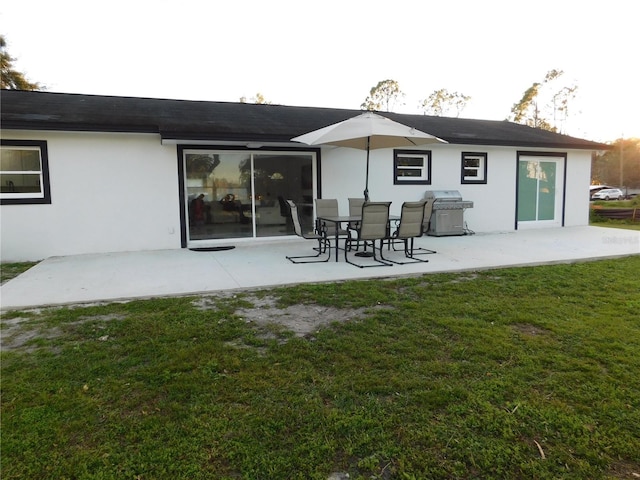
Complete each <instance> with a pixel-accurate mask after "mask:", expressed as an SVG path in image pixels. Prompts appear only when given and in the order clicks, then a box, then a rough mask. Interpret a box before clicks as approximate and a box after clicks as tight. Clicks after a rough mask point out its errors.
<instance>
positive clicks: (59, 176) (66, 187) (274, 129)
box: [0, 90, 608, 262]
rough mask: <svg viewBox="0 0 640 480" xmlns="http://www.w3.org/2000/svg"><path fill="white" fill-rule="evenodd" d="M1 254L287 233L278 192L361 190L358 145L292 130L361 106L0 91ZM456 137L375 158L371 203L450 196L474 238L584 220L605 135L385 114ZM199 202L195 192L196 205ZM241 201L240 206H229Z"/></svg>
mask: <svg viewBox="0 0 640 480" xmlns="http://www.w3.org/2000/svg"><path fill="white" fill-rule="evenodd" d="M0 101H1V121H2V125H1V127H2V131H1V137H2V138H1V140H2V157H1V162H0V227H1V238H0V240H1V251H0V254H1V258H2V261H3V262H10V261H27V260H40V259H43V258H46V257H51V256H60V255H75V254H84V253H106V252H122V251H136V250H160V249H178V248H192V247H198V246H215V245H216V244H219V243H224V244H229V242H230V241H233V242H260V241H264V240H266V239H273V238H276V237H283V236H291V235H293V231H292V229H291V226H290V223H289V221H288V220H287V216H286V211H283V210H282V209H281V208H280V204H281V201H282V200H283V199H292V200H294V201H296V202H298V203H300V204H301V205H302V211H303V213H304V215H305V217H304V220H305V222H306V223H308V225H311V223H312V221H313V218H314V207H313V205H314V203H313V201H314V199H315V198H337V199H338V201H339V204H340V210H341V213H345V214H346V213H347V210H348V202H347V199H348V198H349V197H362V195H363V188H364V181H365V168H364V166H365V160H364V159H365V156H364V152H362V151H360V150H354V149H349V148H338V147H321V148H312V147H309V146H306V145H304V144H300V143H296V142H292V141H291V140H290V139H291V138H293V137H295V136H298V135H301V134H303V133H306V132H309V131H312V130H315V129H318V128H321V127H323V126H326V125H329V124H332V123H336V122H339V121H342V120H345V119H347V118H350V117H353V116H356V115H358V114H359V113H361V112H360V111H357V110H342V109H328V108H309V107H292V106H282V105H256V104H244V103H226V102H199V101H181V100H167V99H151V98H132V97H111V96H95V95H78V94H65V93H49V92H26V91H13V90H2V91H1V92H0ZM381 114H382V115H384V116H388V117H389V118H391V119H392V120H395V121H397V122H400V123H404V124H406V125H410V126H412V127H415V128H417V129H419V130H422V131H424V132H428V133H431V134H432V135H435V136H437V137H439V138H442V139H444V140H446V141H447V142H448V143H447V144H434V145H426V146H424V147H416V148H412V149H386V150H374V151H372V152H371V170H370V177H369V192H370V195H371V199H372V200H381V201H382V200H384V201H391V202H392V206H391V213H392V214H399V212H400V207H401V205H402V202H404V201H413V200H418V199H421V198H423V196H424V194H425V192H426V191H427V190H456V191H459V192H460V193H461V195H462V197H463V198H464V199H465V200H469V201H472V202H473V208H471V209H468V210H466V211H465V214H464V220H465V222H466V226H467V227H468V229H469V230H472V231H474V232H477V233H480V232H500V231H513V230H516V229H523V228H545V227H549V226H555V227H561V226H574V225H586V224H588V218H589V195H588V185H589V179H590V168H591V156H592V153H593V152H594V151H598V150H603V149H606V148H608V146H607V145H604V144H601V143H596V142H591V141H588V140H583V139H579V138H573V137H569V136H565V135H560V134H555V133H552V132H547V131H543V130H538V129H533V128H529V127H526V126H523V125H518V124H514V123H510V122H507V121H487V120H470V119H461V118H445V117H431V116H424V115H402V114H394V113H381ZM200 200H201V201H200ZM225 200H231V201H225Z"/></svg>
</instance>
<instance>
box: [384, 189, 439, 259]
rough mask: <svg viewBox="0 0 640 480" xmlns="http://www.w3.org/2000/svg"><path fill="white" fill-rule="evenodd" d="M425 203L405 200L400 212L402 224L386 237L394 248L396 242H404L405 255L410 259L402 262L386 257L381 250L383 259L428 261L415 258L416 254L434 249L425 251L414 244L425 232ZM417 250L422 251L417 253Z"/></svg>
mask: <svg viewBox="0 0 640 480" xmlns="http://www.w3.org/2000/svg"><path fill="white" fill-rule="evenodd" d="M425 205H426V201H420V202H404V203H403V204H402V211H401V213H400V224H399V225H398V228H396V230H395V231H394V232H393V233H392V234H391V235H389V236H388V237H387V238H386V239H385V240H386V241H388V242H389V246H391V245H394V250H395V244H396V243H402V244H403V246H404V255H405V257H406V258H408V259H410V260H409V261H406V262H400V261H397V260H391V259H389V258H384V257H383V256H382V250H381V251H380V257H382V258H383V260H385V261H388V262H393V263H398V264H401V265H404V264H406V263H416V262H428V260H422V259H420V258H415V256H416V255H420V254H425V253H428V252H432V251H431V250H429V251H428V252H426V251H424V250H426V249H416V248H414V245H413V242H414V239H415V238H416V237H421V236H422V233H423V228H424V211H425ZM417 250H421V251H420V252H419V253H417V252H416V251H417ZM433 253H435V252H433Z"/></svg>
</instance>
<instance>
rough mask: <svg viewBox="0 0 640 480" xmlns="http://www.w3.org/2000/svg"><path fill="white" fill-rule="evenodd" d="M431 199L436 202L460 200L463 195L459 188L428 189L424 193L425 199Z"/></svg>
mask: <svg viewBox="0 0 640 480" xmlns="http://www.w3.org/2000/svg"><path fill="white" fill-rule="evenodd" d="M431 199H433V200H434V202H460V201H462V195H461V194H460V192H459V191H458V190H427V191H426V192H425V193H424V200H431Z"/></svg>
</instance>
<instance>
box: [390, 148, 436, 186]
mask: <svg viewBox="0 0 640 480" xmlns="http://www.w3.org/2000/svg"><path fill="white" fill-rule="evenodd" d="M393 183H394V185H431V151H424V150H394V151H393Z"/></svg>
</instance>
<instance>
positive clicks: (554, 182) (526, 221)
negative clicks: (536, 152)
mask: <svg viewBox="0 0 640 480" xmlns="http://www.w3.org/2000/svg"><path fill="white" fill-rule="evenodd" d="M563 162H564V158H554V157H526V156H521V157H520V158H519V160H518V209H517V221H518V228H523V227H524V228H527V227H542V226H561V225H562V208H563V204H562V202H563V195H562V192H563V188H564V187H563V185H564V172H563V168H562V167H563Z"/></svg>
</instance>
